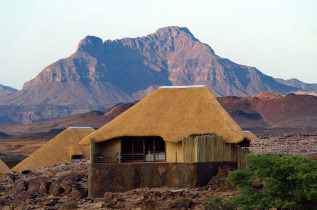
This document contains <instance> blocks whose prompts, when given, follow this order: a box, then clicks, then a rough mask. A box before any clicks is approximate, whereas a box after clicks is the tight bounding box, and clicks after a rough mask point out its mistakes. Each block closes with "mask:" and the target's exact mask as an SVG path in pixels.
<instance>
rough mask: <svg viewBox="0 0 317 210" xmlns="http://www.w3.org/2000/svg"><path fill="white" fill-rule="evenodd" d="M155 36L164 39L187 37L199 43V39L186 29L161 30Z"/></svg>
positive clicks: (170, 28)
mask: <svg viewBox="0 0 317 210" xmlns="http://www.w3.org/2000/svg"><path fill="white" fill-rule="evenodd" d="M154 34H156V35H158V36H162V37H174V38H175V37H186V38H190V39H192V40H193V41H198V39H196V38H195V37H194V35H193V34H192V33H191V32H190V31H189V30H188V28H186V27H178V26H169V27H164V28H159V29H157V30H156V31H155V33H154Z"/></svg>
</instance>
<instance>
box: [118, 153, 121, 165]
mask: <svg viewBox="0 0 317 210" xmlns="http://www.w3.org/2000/svg"><path fill="white" fill-rule="evenodd" d="M118 162H119V163H121V152H118Z"/></svg>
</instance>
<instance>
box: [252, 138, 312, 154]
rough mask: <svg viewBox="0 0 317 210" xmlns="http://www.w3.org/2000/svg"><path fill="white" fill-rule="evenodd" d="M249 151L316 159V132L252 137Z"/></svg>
mask: <svg viewBox="0 0 317 210" xmlns="http://www.w3.org/2000/svg"><path fill="white" fill-rule="evenodd" d="M250 151H251V153H253V154H261V153H266V154H278V155H283V154H292V155H300V156H307V157H310V158H312V159H315V160H317V133H316V134H309V135H308V134H307V135H306V134H293V135H289V134H285V135H282V136H270V137H268V138H258V139H254V140H253V141H252V142H251V145H250Z"/></svg>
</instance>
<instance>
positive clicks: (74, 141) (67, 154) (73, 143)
mask: <svg viewBox="0 0 317 210" xmlns="http://www.w3.org/2000/svg"><path fill="white" fill-rule="evenodd" d="M93 131H94V129H93V128H84V127H82V128H80V127H79V128H68V129H66V130H64V131H63V132H62V133H60V134H59V135H57V136H55V137H54V138H53V139H51V140H50V141H49V142H47V143H46V144H45V145H43V146H42V147H41V148H40V149H38V150H37V151H35V152H34V153H32V154H31V155H30V156H29V157H28V158H26V159H24V160H23V161H22V162H21V163H19V164H18V165H16V166H15V167H14V168H13V169H12V171H14V172H21V171H23V170H27V169H29V170H35V169H39V168H41V167H46V166H51V165H54V164H58V163H67V162H71V161H72V156H74V155H82V156H83V158H89V148H88V147H84V146H81V145H79V141H80V140H81V139H82V138H84V137H85V136H87V135H88V134H90V133H91V132H93Z"/></svg>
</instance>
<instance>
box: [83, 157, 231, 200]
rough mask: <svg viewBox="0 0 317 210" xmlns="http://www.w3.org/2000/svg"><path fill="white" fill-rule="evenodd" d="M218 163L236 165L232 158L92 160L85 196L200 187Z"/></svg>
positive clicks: (204, 183) (215, 171)
mask: <svg viewBox="0 0 317 210" xmlns="http://www.w3.org/2000/svg"><path fill="white" fill-rule="evenodd" d="M219 166H229V167H230V168H232V169H235V168H237V164H236V163H235V162H204V163H101V164H96V163H95V164H91V165H90V167H89V173H88V189H89V196H90V197H103V195H104V193H105V192H124V191H128V190H132V189H136V188H144V187H170V188H195V187H201V186H204V185H206V184H207V183H208V181H209V180H210V179H211V178H212V177H213V176H214V175H216V174H217V171H218V167H219Z"/></svg>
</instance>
